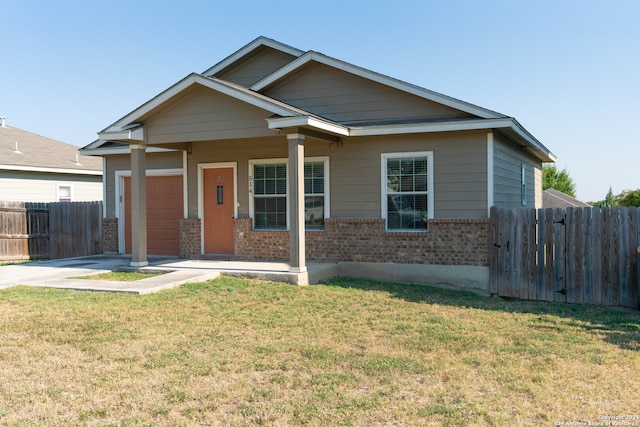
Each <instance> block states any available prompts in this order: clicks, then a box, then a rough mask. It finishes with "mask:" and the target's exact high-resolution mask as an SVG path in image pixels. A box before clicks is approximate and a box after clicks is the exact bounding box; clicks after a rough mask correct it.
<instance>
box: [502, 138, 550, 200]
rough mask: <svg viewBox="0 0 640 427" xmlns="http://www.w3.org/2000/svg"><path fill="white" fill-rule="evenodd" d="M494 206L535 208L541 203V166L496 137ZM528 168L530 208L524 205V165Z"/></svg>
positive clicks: (526, 169) (526, 180) (526, 171)
mask: <svg viewBox="0 0 640 427" xmlns="http://www.w3.org/2000/svg"><path fill="white" fill-rule="evenodd" d="M494 141H495V142H494V205H495V206H498V207H501V208H522V207H528V208H535V207H540V206H541V204H542V174H541V170H542V164H541V163H540V162H539V161H537V160H534V159H533V158H531V157H530V156H528V155H527V153H526V152H524V151H522V150H520V149H518V148H516V147H513V146H512V145H511V144H509V143H508V142H507V141H505V140H504V139H501V138H500V137H499V136H497V135H495V140H494ZM522 164H524V165H525V182H526V186H527V205H526V206H523V205H522V189H521V185H522V175H521V165H522Z"/></svg>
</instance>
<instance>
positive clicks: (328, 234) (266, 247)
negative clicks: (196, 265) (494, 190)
mask: <svg viewBox="0 0 640 427" xmlns="http://www.w3.org/2000/svg"><path fill="white" fill-rule="evenodd" d="M324 225H325V229H324V231H312V232H311V231H310V232H307V233H306V234H305V236H306V248H307V250H306V256H307V261H309V262H340V261H343V262H395V263H400V264H435V265H473V266H485V267H486V266H488V265H489V252H488V228H489V220H487V219H434V220H431V221H429V231H428V232H426V233H424V232H423V233H412V232H406V233H405V232H386V231H385V229H384V220H382V219H327V220H325V223H324ZM235 256H236V258H242V259H255V260H282V261H286V260H288V259H289V233H288V232H286V231H253V230H252V229H251V219H248V218H241V219H236V220H235Z"/></svg>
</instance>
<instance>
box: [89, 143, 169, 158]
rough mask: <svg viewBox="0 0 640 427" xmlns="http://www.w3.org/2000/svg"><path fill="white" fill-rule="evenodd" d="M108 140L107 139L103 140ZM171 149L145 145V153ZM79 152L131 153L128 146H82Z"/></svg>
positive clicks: (95, 154)
mask: <svg viewBox="0 0 640 427" xmlns="http://www.w3.org/2000/svg"><path fill="white" fill-rule="evenodd" d="M103 142H108V141H103ZM170 151H179V150H171V149H169V148H159V147H147V149H146V152H147V153H168V152H170ZM80 154H81V155H83V156H109V155H114V154H131V149H130V148H128V147H106V148H83V149H81V150H80Z"/></svg>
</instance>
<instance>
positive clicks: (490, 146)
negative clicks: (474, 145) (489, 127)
mask: <svg viewBox="0 0 640 427" xmlns="http://www.w3.org/2000/svg"><path fill="white" fill-rule="evenodd" d="M494 156H495V149H494V141H493V132H487V218H488V217H489V216H490V215H491V207H492V206H493V203H494V191H495V188H494V178H495V170H494V160H495V159H494Z"/></svg>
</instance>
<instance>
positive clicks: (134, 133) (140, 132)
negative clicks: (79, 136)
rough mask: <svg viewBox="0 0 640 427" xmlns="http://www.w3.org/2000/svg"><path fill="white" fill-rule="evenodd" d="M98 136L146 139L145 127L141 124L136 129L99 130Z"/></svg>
mask: <svg viewBox="0 0 640 427" xmlns="http://www.w3.org/2000/svg"><path fill="white" fill-rule="evenodd" d="M98 138H99V139H100V140H117V141H144V128H143V127H142V126H140V127H137V128H135V129H125V130H116V131H107V132H98Z"/></svg>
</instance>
